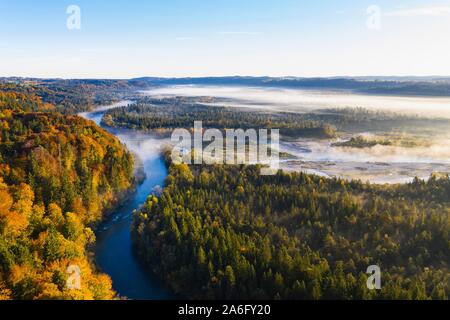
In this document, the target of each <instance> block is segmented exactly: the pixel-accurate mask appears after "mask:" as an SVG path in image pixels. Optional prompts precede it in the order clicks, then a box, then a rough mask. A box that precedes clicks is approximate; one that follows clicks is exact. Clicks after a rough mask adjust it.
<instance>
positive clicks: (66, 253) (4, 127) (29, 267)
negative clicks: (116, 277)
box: [0, 91, 133, 300]
mask: <svg viewBox="0 0 450 320" xmlns="http://www.w3.org/2000/svg"><path fill="white" fill-rule="evenodd" d="M52 109H53V108H51V106H48V105H46V104H45V103H42V101H41V100H40V99H39V98H38V97H36V96H35V95H32V94H31V95H27V94H24V93H14V92H2V91H0V124H1V125H0V300H1V299H113V298H115V293H114V291H113V290H112V283H111V280H110V279H109V277H108V276H106V275H102V274H99V273H98V272H96V271H95V269H94V268H93V267H92V264H91V262H90V260H89V258H88V251H89V249H90V247H91V246H92V245H93V244H94V242H95V234H94V232H93V229H94V227H95V226H96V224H97V223H98V222H100V220H101V219H102V218H103V215H104V212H106V210H108V209H110V208H112V207H113V206H114V205H116V204H117V203H118V202H119V201H120V200H121V198H120V196H119V195H121V194H124V193H126V192H125V191H127V190H128V189H129V188H130V187H131V186H132V183H133V181H132V180H133V178H132V169H133V158H132V156H131V155H130V154H129V153H128V152H127V151H126V150H125V148H124V146H123V145H122V144H121V143H120V142H119V141H118V140H117V139H116V138H115V137H113V136H111V135H110V134H108V133H107V132H106V131H104V130H102V129H101V128H99V127H97V126H95V125H94V124H93V123H92V122H90V121H86V120H84V119H81V118H78V117H75V116H70V117H66V116H63V115H61V114H59V113H56V112H49V110H52ZM71 267H76V270H79V272H80V283H79V286H77V287H75V288H73V287H68V286H67V283H68V280H69V281H70V277H71V276H72V275H73V272H72V273H71V272H69V271H68V270H71Z"/></svg>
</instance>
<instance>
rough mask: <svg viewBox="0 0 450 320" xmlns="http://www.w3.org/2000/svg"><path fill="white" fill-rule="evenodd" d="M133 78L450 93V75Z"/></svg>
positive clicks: (410, 93)
mask: <svg viewBox="0 0 450 320" xmlns="http://www.w3.org/2000/svg"><path fill="white" fill-rule="evenodd" d="M130 82H131V83H133V82H139V83H141V84H142V83H143V82H147V83H149V84H152V85H240V86H258V87H281V88H291V89H295V88H298V89H331V90H352V91H355V92H359V93H370V94H386V95H405V96H447V97H449V96H450V78H449V77H447V78H445V77H358V78H349V77H335V78H297V77H279V78H273V77H239V76H234V77H204V78H154V77H144V78H136V79H132V80H130Z"/></svg>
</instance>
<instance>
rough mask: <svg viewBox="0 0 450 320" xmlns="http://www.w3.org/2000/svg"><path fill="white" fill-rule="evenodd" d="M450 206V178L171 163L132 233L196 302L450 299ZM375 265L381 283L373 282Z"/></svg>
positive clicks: (156, 266) (152, 262)
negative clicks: (345, 176) (361, 177)
mask: <svg viewBox="0 0 450 320" xmlns="http://www.w3.org/2000/svg"><path fill="white" fill-rule="evenodd" d="M449 201H450V179H449V178H448V177H442V178H437V177H431V179H430V180H429V181H427V182H424V181H422V180H419V179H416V180H415V181H414V182H413V183H410V184H405V185H394V186H384V185H383V186H381V185H380V186H378V185H370V184H364V183H361V182H359V181H350V182H346V181H345V180H340V179H326V178H321V177H318V176H314V175H307V174H303V173H282V172H279V173H278V174H277V175H276V176H269V177H264V176H260V175H259V168H258V167H255V166H222V165H217V166H187V165H184V164H182V165H175V164H172V165H170V174H169V176H168V178H167V180H166V188H165V190H164V192H163V194H162V196H161V197H159V198H157V197H155V196H151V197H149V198H148V200H147V202H146V204H145V206H144V207H143V208H142V210H141V211H140V212H137V213H136V214H135V221H134V227H133V237H134V242H135V246H136V250H137V252H138V253H139V255H140V256H141V257H142V260H143V261H145V262H146V264H147V266H148V269H149V272H154V273H155V274H157V275H161V277H163V278H164V280H166V281H167V283H168V284H169V285H170V287H171V288H172V289H173V290H174V292H175V293H177V294H179V295H181V296H182V297H185V298H189V299H200V298H202V299H204V298H207V299H218V298H219V299H447V298H448V297H449V294H450V276H449V262H450V261H449V252H450V247H449V245H450V242H449V235H450V202H449ZM370 265H378V266H380V268H381V272H382V289H381V290H374V291H372V290H368V289H367V286H366V281H367V277H368V275H367V274H366V270H367V267H368V266H370Z"/></svg>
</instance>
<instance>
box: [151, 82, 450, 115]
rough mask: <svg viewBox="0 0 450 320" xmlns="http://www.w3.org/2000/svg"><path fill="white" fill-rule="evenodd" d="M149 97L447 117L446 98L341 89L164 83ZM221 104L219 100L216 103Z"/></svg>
mask: <svg viewBox="0 0 450 320" xmlns="http://www.w3.org/2000/svg"><path fill="white" fill-rule="evenodd" d="M145 94H148V95H152V96H190V97H195V96H212V97H217V98H222V99H227V102H226V105H227V106H232V107H233V106H234V107H251V108H259V109H268V110H275V111H290V112H310V111H314V110H320V109H330V108H349V107H350V108H354V107H363V108H366V109H372V110H383V111H393V112H397V113H402V114H412V115H420V116H426V117H439V118H450V98H442V97H399V96H379V95H364V94H355V93H351V92H344V91H330V90H320V91H318V90H300V89H282V88H257V87H241V86H197V85H183V86H167V87H160V88H155V89H152V90H148V91H145ZM220 104H222V105H223V103H220Z"/></svg>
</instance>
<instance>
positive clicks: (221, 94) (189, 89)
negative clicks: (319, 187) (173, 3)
mask: <svg viewBox="0 0 450 320" xmlns="http://www.w3.org/2000/svg"><path fill="white" fill-rule="evenodd" d="M145 94H146V95H150V96H163V97H165V96H188V97H197V96H211V97H215V98H218V101H219V102H217V103H215V105H217V106H230V107H248V108H256V109H264V110H267V111H287V112H299V113H303V112H314V111H318V112H320V110H323V109H335V108H349V107H350V108H355V107H362V108H365V109H370V110H374V111H375V110H380V111H389V112H397V113H402V114H410V115H420V116H425V117H430V118H434V117H436V118H447V119H450V98H440V97H436V98H435V97H397V96H376V95H363V94H355V93H351V92H342V91H340V92H337V91H317V90H315V91H314V90H295V89H281V88H255V87H239V86H229V87H225V86H196V85H195V86H194V85H190V86H189V85H188V86H186V85H183V86H168V87H160V88H155V89H153V90H149V91H146V92H145ZM199 120H201V119H199ZM419 131H420V129H419ZM367 134H369V135H370V133H367ZM449 134H450V128H449ZM424 137H425V139H427V141H428V142H429V143H428V144H427V146H417V147H401V146H382V145H377V146H375V147H372V148H348V147H334V146H332V143H333V142H335V140H334V141H333V140H318V139H315V140H314V139H297V140H296V141H290V142H286V141H283V142H282V143H281V145H280V151H282V152H286V153H288V154H290V155H292V156H294V159H284V160H281V165H280V166H281V168H282V169H283V170H288V171H305V172H308V173H314V174H318V175H321V176H326V177H343V178H348V179H355V178H356V179H361V180H363V181H370V182H375V183H404V182H408V181H411V180H412V179H414V177H419V178H423V179H426V178H428V177H429V176H430V174H431V173H433V172H438V173H444V174H446V173H450V135H448V136H440V137H435V136H434V137H427V136H426V132H425V131H424V132H423V134H422V138H424ZM348 138H349V137H348Z"/></svg>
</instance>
